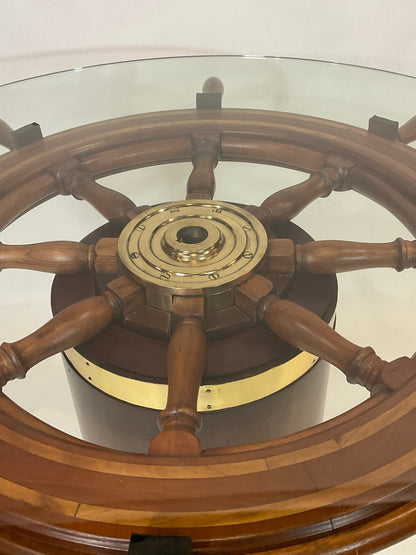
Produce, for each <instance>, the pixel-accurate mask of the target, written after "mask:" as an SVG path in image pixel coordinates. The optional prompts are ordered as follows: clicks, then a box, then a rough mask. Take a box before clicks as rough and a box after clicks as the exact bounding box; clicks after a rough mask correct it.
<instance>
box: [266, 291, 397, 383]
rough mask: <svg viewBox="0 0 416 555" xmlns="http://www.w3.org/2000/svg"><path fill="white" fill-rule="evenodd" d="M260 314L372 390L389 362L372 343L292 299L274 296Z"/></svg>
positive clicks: (279, 331) (300, 345)
mask: <svg viewBox="0 0 416 555" xmlns="http://www.w3.org/2000/svg"><path fill="white" fill-rule="evenodd" d="M260 317H261V318H262V319H263V320H264V321H265V322H266V324H267V325H268V326H269V328H270V329H271V330H272V331H273V332H274V333H276V334H277V335H279V337H281V338H282V339H284V340H285V341H287V342H288V343H290V344H291V345H294V346H295V347H297V348H298V349H301V350H304V351H307V352H309V353H312V354H314V355H316V356H318V357H319V358H322V359H324V360H326V361H328V362H329V363H331V364H333V365H335V366H337V367H338V368H339V369H340V370H342V371H343V372H344V373H345V374H346V376H347V378H348V379H349V380H350V381H353V382H356V383H359V384H361V385H363V386H365V387H366V388H367V389H369V390H370V391H371V389H372V388H373V386H374V385H375V384H376V383H377V381H378V380H379V378H380V374H381V371H382V370H383V368H384V366H385V365H386V364H387V363H386V362H385V361H383V360H381V359H380V358H379V357H378V356H377V355H376V354H375V353H374V350H373V349H372V348H371V347H364V348H362V347H359V346H358V345H355V344H354V343H351V342H350V341H348V340H347V339H345V338H344V337H342V336H341V335H340V334H339V333H337V332H336V331H335V330H333V329H332V328H331V327H330V326H328V324H326V323H325V322H324V321H323V320H321V318H319V317H318V316H316V314H314V313H312V312H310V311H309V310H306V309H305V308H303V307H301V306H299V305H297V304H295V303H293V302H291V301H287V300H284V299H280V298H278V297H270V298H269V299H268V301H267V302H266V303H265V304H264V305H263V308H262V310H261V313H260Z"/></svg>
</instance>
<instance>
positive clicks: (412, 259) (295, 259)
mask: <svg viewBox="0 0 416 555" xmlns="http://www.w3.org/2000/svg"><path fill="white" fill-rule="evenodd" d="M415 267H416V241H406V240H404V239H396V240H395V241H393V242H391V243H378V244H377V243H357V242H352V241H314V242H311V243H306V244H304V245H294V243H293V242H292V241H291V240H290V239H271V240H270V241H269V250H268V270H269V271H270V272H272V273H293V272H295V271H297V272H307V273H316V274H326V273H338V272H350V271H353V270H362V269H365V268H394V269H395V270H397V271H398V272H400V271H402V270H404V269H406V268H415Z"/></svg>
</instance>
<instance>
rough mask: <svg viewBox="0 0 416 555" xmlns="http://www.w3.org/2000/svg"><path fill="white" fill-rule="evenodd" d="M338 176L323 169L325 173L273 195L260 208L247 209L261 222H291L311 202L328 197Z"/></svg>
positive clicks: (312, 176) (335, 171)
mask: <svg viewBox="0 0 416 555" xmlns="http://www.w3.org/2000/svg"><path fill="white" fill-rule="evenodd" d="M338 175H339V174H338V172H337V170H336V169H335V168H325V173H324V172H322V173H313V174H312V175H311V176H310V177H309V178H308V179H307V180H306V181H303V182H302V183H299V184H297V185H293V186H292V187H287V188H286V189H282V190H281V191H277V192H276V193H273V194H272V195H270V196H269V197H267V199H266V200H265V201H263V203H262V204H261V206H260V207H251V206H249V207H247V209H248V210H249V211H250V212H252V213H254V214H255V215H256V216H257V217H258V218H259V219H260V220H261V221H268V220H270V219H271V218H278V219H282V220H291V219H292V218H294V217H295V216H296V215H297V214H299V212H301V211H302V210H304V208H305V207H306V206H308V205H309V204H310V203H311V202H312V201H314V200H316V199H317V198H319V197H326V196H328V195H329V194H330V193H331V192H332V189H333V187H334V186H335V182H336V181H337V178H338Z"/></svg>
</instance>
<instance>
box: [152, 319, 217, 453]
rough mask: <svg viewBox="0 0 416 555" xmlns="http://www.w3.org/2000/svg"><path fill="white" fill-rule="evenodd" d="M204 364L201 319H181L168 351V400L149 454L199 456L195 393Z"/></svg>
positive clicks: (204, 345) (196, 396) (196, 392)
mask: <svg viewBox="0 0 416 555" xmlns="http://www.w3.org/2000/svg"><path fill="white" fill-rule="evenodd" d="M205 364H206V339H205V335H204V332H203V330H202V324H201V320H199V319H197V318H191V317H186V318H183V319H182V320H181V321H180V322H179V323H178V324H177V326H176V328H175V330H174V332H173V335H172V338H171V340H170V343H169V350H168V362H167V366H168V384H169V388H168V400H167V403H166V408H165V409H164V410H163V411H162V412H161V413H160V415H159V426H160V429H161V432H160V433H159V434H158V435H157V436H155V437H154V438H153V439H152V441H151V442H150V445H149V454H150V455H174V456H179V455H199V454H200V452H201V448H200V446H199V440H198V438H197V437H196V435H195V432H196V431H197V430H198V429H199V427H200V425H201V417H200V416H199V414H198V412H197V401H198V391H199V386H200V384H201V380H202V375H203V373H204V370H205Z"/></svg>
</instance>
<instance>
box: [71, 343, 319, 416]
mask: <svg viewBox="0 0 416 555" xmlns="http://www.w3.org/2000/svg"><path fill="white" fill-rule="evenodd" d="M65 355H66V357H67V359H68V360H69V362H70V363H71V364H72V365H73V367H74V368H75V369H76V371H77V372H78V373H79V374H80V375H81V376H82V377H83V378H84V379H85V380H86V381H87V382H89V383H90V384H91V385H93V386H94V387H96V388H97V389H100V390H101V391H103V392H104V393H107V394H108V395H110V396H112V397H115V398H117V399H120V400H121V401H125V402H127V403H130V404H132V405H138V406H141V407H146V408H150V409H155V410H162V409H164V408H165V406H166V400H167V393H168V386H167V385H166V384H156V383H151V382H145V381H141V380H136V379H132V378H127V377H125V376H119V375H118V374H114V373H112V372H109V371H108V370H105V369H104V368H101V367H100V366H98V365H96V364H94V363H93V362H91V361H89V360H88V359H86V358H85V357H84V356H82V355H81V354H80V353H79V352H78V351H76V350H75V349H69V350H68V351H65ZM318 360H319V359H318V357H317V356H315V355H311V354H310V353H307V352H305V351H303V352H301V353H299V354H298V355H297V356H295V357H293V358H292V359H290V360H288V361H287V362H285V363H283V364H280V365H279V366H275V367H273V368H270V369H269V370H266V371H265V372H262V373H261V374H257V375H255V376H251V377H249V378H244V379H241V380H236V381H230V382H226V383H222V384H212V385H209V384H205V385H203V386H201V387H200V389H199V397H198V412H211V411H216V410H221V409H227V408H231V407H237V406H240V405H245V404H247V403H252V402H254V401H258V400H259V399H263V398H264V397H266V396H268V395H271V394H272V393H276V392H277V391H279V390H281V389H283V388H284V387H286V386H288V385H290V384H291V383H293V382H294V381H296V380H297V379H299V378H300V377H302V376H303V375H304V374H306V372H307V371H308V370H309V369H310V368H312V366H313V365H314V364H315V363H316V362H317V361H318Z"/></svg>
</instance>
